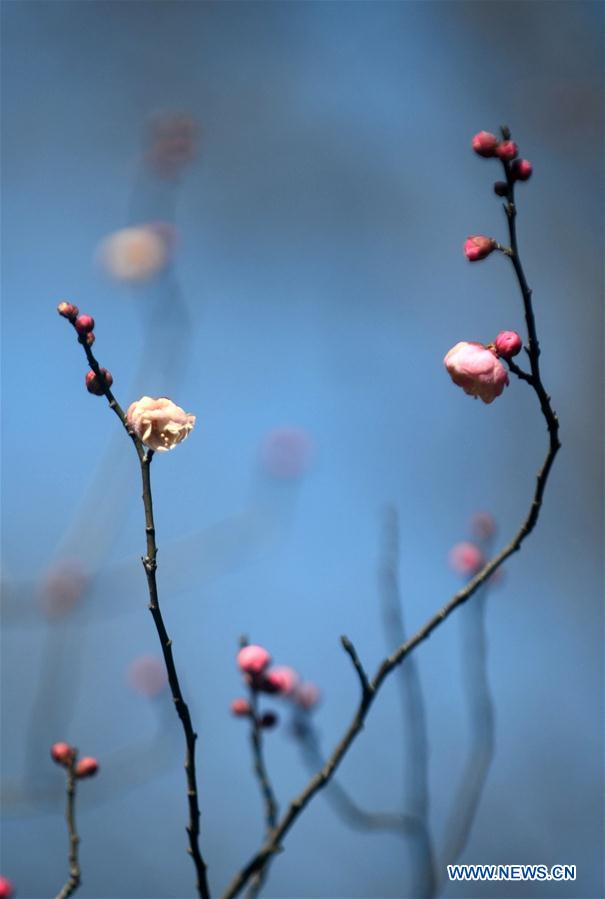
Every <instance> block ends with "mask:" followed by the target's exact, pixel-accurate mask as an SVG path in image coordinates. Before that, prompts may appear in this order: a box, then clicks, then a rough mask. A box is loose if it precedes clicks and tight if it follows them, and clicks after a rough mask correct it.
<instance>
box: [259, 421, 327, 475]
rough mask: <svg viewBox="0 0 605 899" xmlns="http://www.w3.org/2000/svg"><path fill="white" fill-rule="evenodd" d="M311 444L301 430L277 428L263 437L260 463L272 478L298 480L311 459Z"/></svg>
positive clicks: (309, 439)
mask: <svg viewBox="0 0 605 899" xmlns="http://www.w3.org/2000/svg"><path fill="white" fill-rule="evenodd" d="M313 452H314V450H313V442H312V441H311V438H310V437H309V436H308V435H307V434H306V433H305V431H303V430H302V429H301V428H277V429H276V430H274V431H271V432H270V433H269V434H267V436H266V437H265V439H264V441H263V444H262V446H261V463H262V465H263V468H264V469H265V471H266V472H267V474H269V475H270V476H271V477H273V478H277V479H279V480H290V479H294V478H299V477H301V475H303V474H304V473H305V472H306V471H307V470H308V468H309V466H310V464H311V462H312V458H313Z"/></svg>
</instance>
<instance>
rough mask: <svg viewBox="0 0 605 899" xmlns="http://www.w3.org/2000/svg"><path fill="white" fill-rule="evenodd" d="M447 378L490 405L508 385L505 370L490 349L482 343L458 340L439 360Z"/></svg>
mask: <svg viewBox="0 0 605 899" xmlns="http://www.w3.org/2000/svg"><path fill="white" fill-rule="evenodd" d="M443 361H444V363H445V367H446V368H447V370H448V372H449V375H450V377H451V379H452V381H453V382H454V384H457V385H458V386H459V387H462V389H463V390H464V392H465V393H468V394H469V395H470V396H474V397H477V396H478V397H480V399H482V400H483V402H484V403H491V402H493V401H494V400H495V399H496V397H497V396H500V394H501V393H502V391H503V390H504V388H505V387H506V385H507V384H508V374H507V372H506V369H505V368H504V366H503V365H502V363H501V362H500V360H499V359H498V357H497V356H496V354H495V353H494V352H492V350H489V349H488V348H487V347H485V346H483V344H482V343H467V342H466V341H461V342H460V343H457V344H456V346H454V347H452V349H451V350H450V351H449V352H448V353H447V354H446V356H445V359H444V360H443Z"/></svg>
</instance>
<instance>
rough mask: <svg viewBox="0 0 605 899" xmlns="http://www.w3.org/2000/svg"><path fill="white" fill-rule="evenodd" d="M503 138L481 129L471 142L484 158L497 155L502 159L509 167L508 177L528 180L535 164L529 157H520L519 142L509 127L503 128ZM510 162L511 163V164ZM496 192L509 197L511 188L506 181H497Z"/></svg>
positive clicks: (516, 179)
mask: <svg viewBox="0 0 605 899" xmlns="http://www.w3.org/2000/svg"><path fill="white" fill-rule="evenodd" d="M503 136H504V139H503V140H499V139H498V138H497V137H496V135H495V134H491V133H490V132H489V131H480V132H479V133H478V134H475V136H474V137H473V140H472V142H471V146H472V148H473V150H474V151H475V153H477V155H478V156H483V157H484V158H487V159H489V158H491V157H496V158H497V159H500V160H501V161H502V162H503V163H504V165H505V167H506V166H508V168H507V177H510V179H511V181H513V182H515V181H527V180H528V179H529V178H531V174H532V172H533V166H532V164H531V162H530V161H529V160H528V159H519V158H518V156H519V148H518V147H517V144H516V143H515V142H514V141H513V140H510V138H509V137H508V131H507V129H503ZM509 164H510V165H509ZM494 192H495V193H496V194H497V195H498V196H499V197H507V196H508V192H509V188H508V183H507V182H506V181H496V183H495V184H494Z"/></svg>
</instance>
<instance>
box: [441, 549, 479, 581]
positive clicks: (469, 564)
mask: <svg viewBox="0 0 605 899" xmlns="http://www.w3.org/2000/svg"><path fill="white" fill-rule="evenodd" d="M448 561H449V563H450V568H453V569H454V571H455V572H456V574H462V575H464V576H465V577H468V576H469V575H471V574H476V573H477V571H479V569H480V568H482V567H483V562H484V559H483V553H482V552H481V550H480V549H479V547H478V546H475V544H474V543H457V544H456V546H453V547H452V549H451V550H450V553H449V556H448Z"/></svg>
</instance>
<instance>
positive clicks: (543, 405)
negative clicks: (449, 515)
mask: <svg viewBox="0 0 605 899" xmlns="http://www.w3.org/2000/svg"><path fill="white" fill-rule="evenodd" d="M504 168H505V171H506V176H507V184H508V191H509V194H508V202H507V205H506V209H507V218H508V222H509V231H510V243H511V253H510V259H511V262H512V264H513V268H514V270H515V274H516V276H517V280H518V283H519V287H520V289H521V294H522V298H523V304H524V309H525V319H526V323H527V331H528V337H529V343H528V355H529V359H530V367H531V373H532V381H531V384H530V386H531V387H532V388H533V390H534V391H535V393H536V395H537V397H538V400H539V403H540V409H541V411H542V414H543V416H544V419H545V421H546V426H547V429H548V435H549V445H548V451H547V454H546V457H545V459H544V462H543V464H542V467H541V469H540V471H539V472H538V476H537V479H536V486H535V490H534V494H533V497H532V501H531V505H530V508H529V511H528V513H527V515H526V517H525V519H524V521H523V522H522V524H521V526H520V528H519V530H518V531H517V533H516V534H515V536H514V537H513V539H512V540H511V541H510V543H508V544H507V546H505V547H504V548H503V549H502V550H501V551H500V552H499V553H498V554H497V555H496V556H495V557H494V558H493V559H491V560H490V561H489V562H487V563H486V564H485V565H484V566H483V568H482V569H481V571H479V572H478V573H477V574H476V575H475V577H474V578H473V579H472V580H471V581H470V582H469V583H468V584H467V585H466V586H465V587H464V588H462V589H461V590H458V592H457V593H455V594H454V595H453V596H452V598H451V599H450V600H449V602H447V603H446V604H445V605H444V606H443V607H442V608H441V609H440V610H439V611H438V612H437V613H436V614H435V615H433V617H432V618H430V619H429V620H428V621H427V622H426V623H425V624H424V625H423V626H422V627H421V628H420V630H418V631H417V632H416V633H415V634H414V636H413V637H411V638H410V639H409V640H407V641H406V642H404V643H402V644H401V646H399V647H398V649H396V650H395V652H393V653H392V654H391V655H390V656H387V658H385V659H384V660H383V662H382V664H381V665H380V666H379V668H378V670H377V671H376V674H375V675H374V677H373V679H372V681H371V682H370V684H369V687H370V690H369V691H367V692H365V693H364V694H363V695H362V697H361V700H360V702H359V705H358V706H357V709H356V711H355V714H354V716H353V719H352V721H351V723H350V725H349V727H348V729H347V731H346V732H345V734H344V736H343V737H342V739H341V740H340V742H339V743H338V745H337V746H336V748H335V749H334V751H333V752H332V755H331V756H330V757H329V758H328V760H327V761H326V763H325V765H324V766H323V768H322V769H321V770H320V771H319V772H318V773H317V774H316V775H315V776H314V777H312V778H311V780H310V781H309V783H308V784H307V786H306V787H305V788H304V789H303V791H302V792H301V793H300V794H299V795H298V796H297V797H296V798H295V799H293V800H292V802H291V803H290V805H289V806H288V809H287V810H286V812H285V814H284V815H283V817H282V819H281V821H280V822H279V824H278V825H277V827H276V828H275V830H274V831H273V832H272V834H271V835H270V837H269V838H268V839H267V840H266V841H265V844H264V845H263V846H262V847H261V848H260V850H259V851H258V852H257V853H256V855H254V856H253V858H252V859H251V860H250V861H249V862H248V864H247V865H245V866H244V867H243V868H242V869H241V870H240V871H239V872H238V873H237V874H236V875H235V877H234V878H233V880H232V881H231V883H230V884H229V886H228V887H227V890H226V891H225V893H224V894H223V899H233V897H235V896H237V895H238V893H239V892H240V891H241V890H242V888H243V887H244V886H245V885H246V883H247V882H248V880H249V879H250V878H251V877H252V875H253V874H255V873H256V872H257V871H260V870H262V869H263V868H264V867H265V866H266V865H267V864H268V863H269V861H270V859H271V858H272V856H273V855H274V854H275V853H276V852H279V851H280V850H281V842H282V840H283V838H284V837H285V836H286V834H287V833H288V831H289V830H290V828H291V827H292V825H293V824H294V822H295V821H296V820H297V818H298V817H299V815H300V813H301V812H302V811H303V809H304V808H305V807H306V806H307V805H308V804H309V802H310V801H311V800H312V799H313V797H314V796H315V794H316V793H318V792H319V790H321V789H322V788H323V787H324V786H325V785H326V783H328V781H329V780H330V778H331V777H332V775H333V774H334V771H336V769H337V768H338V765H339V764H340V762H341V761H342V759H343V757H344V756H345V754H346V753H347V750H348V749H349V747H350V746H351V744H352V743H353V741H354V740H355V738H356V737H357V735H358V734H359V732H360V731H361V730H362V728H363V725H364V721H365V719H366V716H367V714H368V712H369V709H370V707H371V705H372V702H373V701H374V699H375V697H376V695H377V693H378V691H379V689H380V687H381V686H382V684H383V682H384V681H385V679H386V678H387V677H388V676H389V674H391V672H392V671H394V670H395V669H396V668H397V667H398V666H399V665H400V664H401V663H402V662H403V660H404V659H405V658H406V657H407V656H408V655H409V654H410V653H411V652H412V651H413V650H414V649H416V647H417V646H419V645H420V644H421V643H423V642H424V641H425V640H427V639H428V638H429V637H430V635H431V634H432V633H433V631H434V630H435V629H436V628H437V627H439V626H440V625H441V624H443V622H444V621H445V620H446V618H448V617H449V616H450V615H451V613H452V612H453V611H454V610H455V609H457V608H458V607H459V606H461V605H462V604H463V603H465V602H466V601H467V600H468V599H470V597H471V596H472V595H473V594H474V593H475V592H476V591H477V590H478V589H479V587H480V586H481V584H483V583H484V582H485V581H486V580H487V579H488V578H489V577H490V575H492V574H493V573H494V572H495V571H496V570H497V569H498V568H499V567H500V565H501V564H502V563H503V562H504V561H505V560H506V559H508V558H509V556H512V555H513V553H515V552H517V551H518V550H519V549H520V548H521V546H522V544H523V541H524V540H525V538H526V537H527V536H528V535H529V534H530V533H531V532H532V530H533V529H534V527H535V525H536V522H537V520H538V516H539V514H540V509H541V507H542V500H543V496H544V488H545V486H546V483H547V481H548V475H549V472H550V469H551V467H552V464H553V462H554V459H555V456H556V454H557V452H558V450H559V448H560V446H561V444H560V441H559V422H558V420H557V416H556V414H555V412H554V410H553V408H552V406H551V403H550V397H549V396H548V394H547V392H546V390H545V388H544V385H543V384H542V381H541V378H540V368H539V362H538V357H539V353H540V350H539V345H538V340H537V336H536V328H535V320H534V314H533V309H532V303H531V291H530V289H529V287H528V286H527V281H526V279H525V275H524V272H523V268H522V266H521V262H520V259H519V254H518V248H517V239H516V233H515V225H514V220H515V214H516V210H515V206H514V181H513V179H512V175H511V171H510V166H509V165H508V163H504Z"/></svg>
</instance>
